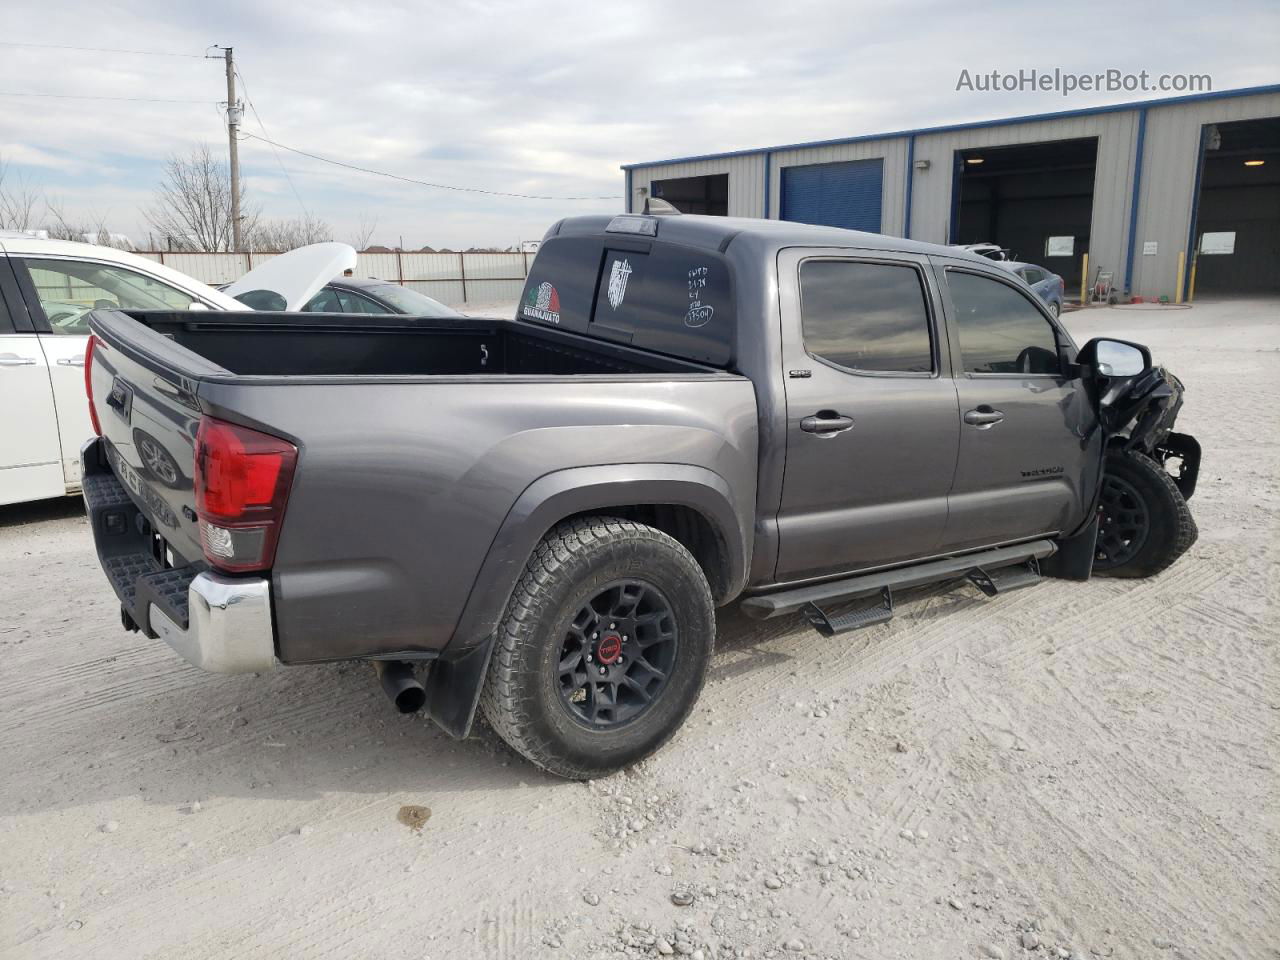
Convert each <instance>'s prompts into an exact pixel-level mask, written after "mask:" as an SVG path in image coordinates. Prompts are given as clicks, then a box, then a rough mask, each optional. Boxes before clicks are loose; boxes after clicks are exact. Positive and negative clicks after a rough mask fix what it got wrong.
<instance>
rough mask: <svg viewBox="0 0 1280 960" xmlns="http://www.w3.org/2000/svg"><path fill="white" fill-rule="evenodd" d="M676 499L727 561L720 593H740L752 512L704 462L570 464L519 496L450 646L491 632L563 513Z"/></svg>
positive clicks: (719, 599)
mask: <svg viewBox="0 0 1280 960" xmlns="http://www.w3.org/2000/svg"><path fill="white" fill-rule="evenodd" d="M641 504H644V505H648V504H673V505H677V506H684V507H691V508H692V509H694V510H697V511H698V512H699V513H701V514H702V515H703V516H704V517H705V518H706V519H707V521H708V522H709V523H710V524H711V527H712V529H713V530H714V531H715V532H716V535H717V536H718V537H719V538H720V539H721V542H722V545H723V546H724V548H725V557H726V560H727V564H728V569H727V576H726V578H725V582H726V589H725V590H724V591H723V593H724V595H723V596H720V597H716V600H717V602H723V601H725V600H727V599H731V598H732V597H734V596H736V595H737V594H738V593H741V592H742V589H743V586H744V585H745V583H746V576H747V568H748V566H749V564H750V543H751V539H750V538H751V526H750V524H751V523H752V522H753V520H754V516H753V512H754V509H755V505H754V503H753V504H751V505H750V507H751V511H752V515H747V516H741V515H739V513H738V511H736V510H735V508H734V498H733V492H732V491H731V490H730V488H729V484H728V483H727V482H726V481H725V479H724V478H723V477H721V476H720V475H719V474H718V473H715V472H714V471H712V470H709V469H707V468H706V467H699V466H693V465H691V464H672V463H619V464H605V465H602V466H591V467H572V468H569V469H565V470H557V471H555V472H554V473H548V474H544V475H543V476H542V477H539V478H538V479H537V480H535V481H534V482H533V483H531V484H530V485H529V486H528V487H526V488H525V490H524V492H523V493H522V494H521V495H520V496H519V497H518V498H517V499H516V502H515V503H514V504H512V506H511V509H510V510H509V511H508V512H507V515H506V517H505V518H504V519H503V521H502V526H501V527H499V528H498V532H497V534H495V536H494V538H493V542H492V543H491V544H490V546H489V552H488V554H486V556H485V559H484V563H483V564H481V566H480V572H479V573H478V574H477V575H476V581H475V584H474V585H473V586H472V588H471V594H470V596H469V597H468V598H467V603H466V606H465V607H464V608H463V611H462V615H461V616H460V617H459V618H458V625H457V627H456V628H455V629H454V632H453V637H452V638H451V639H450V641H449V648H450V649H467V648H469V647H473V646H475V645H476V644H478V643H479V642H480V641H481V640H483V638H484V637H486V636H488V635H489V634H490V633H492V632H493V630H494V628H495V627H496V626H497V624H498V621H499V620H500V619H501V618H502V614H503V611H504V610H505V609H506V606H507V600H508V599H509V598H510V596H511V591H512V590H513V589H515V585H516V581H517V580H518V579H519V578H520V574H521V573H522V572H523V571H524V565H525V563H526V562H528V559H529V557H530V556H531V555H532V553H533V548H534V547H536V546H537V545H538V541H539V540H541V539H542V538H543V536H544V535H545V534H546V533H547V531H548V530H550V529H551V528H552V527H554V526H555V525H556V524H557V523H559V522H560V521H561V520H563V519H564V518H565V517H570V516H573V515H574V514H579V513H584V512H587V511H591V510H603V511H607V510H608V509H609V508H610V507H628V506H636V505H641Z"/></svg>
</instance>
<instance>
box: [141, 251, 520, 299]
mask: <svg viewBox="0 0 1280 960" xmlns="http://www.w3.org/2000/svg"><path fill="white" fill-rule="evenodd" d="M140 256H143V257H147V258H148V259H150V260H155V261H157V262H159V263H163V264H164V265H165V266H168V267H172V268H173V269H174V270H178V271H181V272H182V273H185V274H187V275H188V276H190V277H194V278H195V279H197V280H199V281H201V282H202V283H207V284H209V285H210V286H219V285H220V284H224V283H230V282H231V281H233V280H236V279H239V278H240V277H242V276H243V275H244V274H245V273H246V272H247V271H248V270H249V268H250V264H252V266H254V267H256V266H259V265H261V264H263V263H265V262H266V261H267V260H269V259H271V258H272V257H273V256H278V254H273V253H254V254H245V253H141V254H140ZM532 259H533V258H532V257H531V256H529V257H526V255H525V254H522V253H401V254H395V253H361V254H358V255H357V258H356V269H355V275H356V276H357V277H377V278H378V279H380V280H392V281H396V282H401V283H403V284H404V285H405V286H406V287H412V288H413V289H415V290H418V291H420V292H422V293H424V294H426V295H427V296H429V297H434V298H435V299H436V300H439V301H440V302H441V303H447V304H449V305H451V306H458V305H461V304H463V303H488V302H492V301H505V300H517V299H519V297H520V291H521V289H523V287H524V278H525V276H526V274H527V269H528V261H529V260H532Z"/></svg>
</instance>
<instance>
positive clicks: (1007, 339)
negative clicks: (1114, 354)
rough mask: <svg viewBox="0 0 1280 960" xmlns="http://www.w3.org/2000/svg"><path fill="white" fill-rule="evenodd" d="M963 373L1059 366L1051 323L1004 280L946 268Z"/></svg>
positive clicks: (1057, 368)
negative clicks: (958, 336)
mask: <svg viewBox="0 0 1280 960" xmlns="http://www.w3.org/2000/svg"><path fill="white" fill-rule="evenodd" d="M947 285H948V287H949V288H950V290H951V302H952V303H953V304H954V306H955V317H956V328H957V330H958V331H959V334H960V356H961V363H962V365H963V368H964V370H965V372H966V373H1047V374H1057V373H1060V372H1061V370H1062V364H1061V362H1060V361H1059V359H1058V340H1057V336H1056V335H1055V333H1054V330H1053V327H1052V326H1051V325H1050V323H1049V321H1048V320H1046V319H1045V317H1044V315H1043V314H1042V313H1041V312H1040V311H1039V310H1038V309H1036V307H1035V305H1034V304H1033V303H1032V302H1031V301H1030V300H1029V299H1028V298H1027V296H1025V295H1024V294H1022V293H1019V292H1018V291H1017V290H1015V289H1014V288H1013V287H1011V286H1010V285H1009V284H1007V283H1001V282H1000V281H998V280H992V279H991V278H989V277H982V276H978V275H977V274H973V273H961V272H959V271H956V270H951V271H948V272H947Z"/></svg>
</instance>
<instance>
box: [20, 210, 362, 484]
mask: <svg viewBox="0 0 1280 960" xmlns="http://www.w3.org/2000/svg"><path fill="white" fill-rule="evenodd" d="M354 266H355V251H354V250H353V249H352V248H351V247H349V246H347V245H346V244H338V243H325V244H315V245H313V246H312V247H304V248H302V249H300V250H296V251H293V252H292V253H288V254H284V255H282V256H279V257H273V258H272V259H270V260H267V261H266V262H265V263H264V264H263V265H262V267H259V268H257V269H255V270H252V271H250V272H249V273H248V274H246V275H245V276H244V277H242V278H241V279H240V280H238V281H236V282H235V283H234V284H232V285H231V286H229V287H227V288H226V292H219V291H218V290H215V289H213V287H210V286H208V285H206V284H203V283H201V282H200V281H198V280H195V279H193V278H191V277H188V276H186V275H185V274H182V273H179V272H178V271H177V270H171V269H170V268H168V267H166V266H163V265H161V264H159V263H156V262H154V261H152V260H148V259H146V258H145V257H139V256H135V255H134V254H132V253H126V252H125V251H123V250H115V249H113V248H111V247H100V246H96V245H94V244H88V243H75V242H71V241H65V240H39V239H35V238H32V237H27V236H23V235H20V234H0V504H6V503H21V502H23V501H27V500H40V499H44V498H46V497H58V496H62V495H64V494H68V493H75V492H76V491H77V490H79V489H80V447H81V446H82V445H83V444H84V442H85V441H86V440H88V439H89V438H90V437H91V436H92V435H93V427H92V425H91V424H90V422H89V407H88V403H87V402H86V400H85V388H84V351H85V346H86V342H87V340H88V334H89V325H88V317H89V313H90V312H91V311H92V310H95V309H123V310H248V309H250V308H249V307H247V306H245V304H244V303H241V302H240V301H239V300H237V299H235V296H233V295H243V296H245V298H246V299H248V300H250V302H253V301H254V299H255V298H256V299H257V300H258V301H265V302H267V303H269V305H270V306H272V307H273V308H275V309H290V310H297V309H300V307H301V306H302V305H303V304H305V303H306V302H307V301H308V300H310V299H311V297H313V296H314V295H315V293H316V292H317V291H318V290H319V289H320V288H321V287H322V286H324V284H325V283H326V282H327V281H328V280H330V279H332V278H333V277H334V276H337V275H339V274H341V273H342V271H343V270H344V269H347V268H349V267H354ZM264 294H267V295H266V296H264Z"/></svg>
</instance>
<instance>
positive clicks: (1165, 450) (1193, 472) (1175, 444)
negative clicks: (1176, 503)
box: [1151, 433, 1200, 500]
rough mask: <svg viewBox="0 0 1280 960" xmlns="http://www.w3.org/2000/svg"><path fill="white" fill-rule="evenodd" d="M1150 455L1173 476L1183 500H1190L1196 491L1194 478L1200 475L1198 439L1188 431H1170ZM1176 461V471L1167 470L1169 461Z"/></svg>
mask: <svg viewBox="0 0 1280 960" xmlns="http://www.w3.org/2000/svg"><path fill="white" fill-rule="evenodd" d="M1151 455H1152V456H1153V457H1154V458H1155V459H1156V460H1158V461H1159V462H1160V464H1161V465H1163V466H1164V468H1165V470H1167V471H1168V473H1169V476H1171V477H1172V478H1173V482H1174V484H1176V485H1177V487H1178V492H1179V493H1181V494H1182V499H1183V500H1190V499H1191V497H1192V495H1193V494H1194V493H1195V492H1196V480H1197V479H1199V477H1200V441H1199V440H1197V439H1196V438H1195V437H1193V436H1191V435H1190V434H1189V433H1171V434H1169V435H1168V436H1167V437H1165V438H1164V440H1162V441H1161V442H1160V443H1157V444H1156V445H1155V448H1154V449H1153V450H1152V451H1151ZM1170 460H1177V461H1178V472H1177V473H1174V472H1173V471H1172V470H1169V461H1170Z"/></svg>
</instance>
